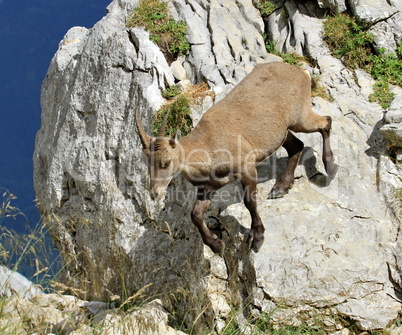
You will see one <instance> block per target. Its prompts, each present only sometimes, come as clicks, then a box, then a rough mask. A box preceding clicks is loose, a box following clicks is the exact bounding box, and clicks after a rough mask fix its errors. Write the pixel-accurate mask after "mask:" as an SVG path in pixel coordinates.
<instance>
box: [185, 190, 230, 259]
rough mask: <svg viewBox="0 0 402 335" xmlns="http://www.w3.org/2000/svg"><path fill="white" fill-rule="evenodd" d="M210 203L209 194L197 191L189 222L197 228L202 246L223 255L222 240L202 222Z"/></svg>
mask: <svg viewBox="0 0 402 335" xmlns="http://www.w3.org/2000/svg"><path fill="white" fill-rule="evenodd" d="M210 203H211V193H210V192H208V191H205V190H204V189H202V188H198V189H197V200H196V201H195V204H194V208H193V210H192V212H191V220H192V221H193V223H194V224H195V226H196V227H197V228H198V230H199V232H200V234H201V237H202V240H203V241H204V244H206V245H207V246H209V247H210V248H211V249H212V251H213V252H214V253H216V254H220V255H223V251H224V248H225V244H224V242H223V241H222V240H220V239H218V237H217V236H216V235H215V234H213V233H212V232H211V231H210V230H209V228H208V227H207V226H206V224H205V221H204V213H205V211H206V209H207V208H208V206H209V205H210Z"/></svg>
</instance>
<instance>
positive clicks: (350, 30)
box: [324, 14, 402, 109]
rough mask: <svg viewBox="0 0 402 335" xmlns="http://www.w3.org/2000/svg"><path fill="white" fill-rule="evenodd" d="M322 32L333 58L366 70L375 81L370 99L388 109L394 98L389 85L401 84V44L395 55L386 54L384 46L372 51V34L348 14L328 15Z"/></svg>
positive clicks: (351, 66) (350, 66)
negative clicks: (374, 52) (375, 51)
mask: <svg viewBox="0 0 402 335" xmlns="http://www.w3.org/2000/svg"><path fill="white" fill-rule="evenodd" d="M324 35H325V36H324V40H325V41H326V42H327V44H328V46H329V48H330V49H331V52H332V53H333V55H334V56H335V57H337V58H339V59H341V60H342V61H343V62H344V64H345V65H346V66H347V67H349V68H351V69H356V68H361V69H363V70H365V71H367V72H368V73H370V74H371V75H372V77H373V78H374V79H376V80H377V83H376V84H375V85H374V93H373V94H372V95H371V96H370V101H371V102H377V103H379V104H380V105H381V107H382V108H384V109H387V108H389V106H390V104H391V102H392V100H393V98H394V94H393V93H392V92H390V89H389V84H392V85H398V86H402V72H401V70H400V69H401V68H402V45H400V46H399V47H398V48H397V52H396V54H386V52H385V50H384V49H380V50H378V51H377V54H373V52H372V49H373V47H372V43H373V41H374V37H373V35H372V34H369V33H368V32H367V31H364V30H363V29H362V28H361V27H360V26H359V25H358V24H357V23H356V21H355V19H354V18H353V17H351V16H349V15H347V14H337V15H335V16H333V17H330V18H328V19H327V20H326V21H325V23H324Z"/></svg>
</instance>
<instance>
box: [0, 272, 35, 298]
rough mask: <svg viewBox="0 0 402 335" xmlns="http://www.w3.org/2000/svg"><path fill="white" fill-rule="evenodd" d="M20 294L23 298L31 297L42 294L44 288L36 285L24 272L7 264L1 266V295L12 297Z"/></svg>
mask: <svg viewBox="0 0 402 335" xmlns="http://www.w3.org/2000/svg"><path fill="white" fill-rule="evenodd" d="M14 294H16V295H18V296H19V297H21V298H27V299H29V298H31V297H33V296H35V295H39V294H42V290H41V289H39V288H38V287H36V286H35V285H34V284H33V283H32V282H31V281H30V280H28V279H27V278H26V277H24V276H23V275H22V274H20V273H18V272H16V271H11V270H10V269H8V268H6V267H5V266H2V265H1V266H0V296H2V297H7V298H9V297H11V296H12V295H14Z"/></svg>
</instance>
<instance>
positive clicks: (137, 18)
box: [127, 0, 190, 58]
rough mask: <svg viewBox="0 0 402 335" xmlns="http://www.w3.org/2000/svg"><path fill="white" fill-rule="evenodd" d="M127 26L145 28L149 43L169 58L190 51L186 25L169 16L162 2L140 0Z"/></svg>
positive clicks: (165, 3) (158, 0)
mask: <svg viewBox="0 0 402 335" xmlns="http://www.w3.org/2000/svg"><path fill="white" fill-rule="evenodd" d="M127 26H128V27H135V26H143V27H145V29H146V30H148V31H149V32H150V39H151V41H153V42H154V43H155V44H158V45H159V47H160V48H161V49H162V51H163V52H164V53H165V55H167V56H169V58H177V56H178V55H186V54H187V53H188V51H189V50H190V44H189V42H188V39H187V28H186V24H185V23H184V22H183V21H176V20H175V19H174V18H173V17H172V16H171V15H170V14H169V8H168V3H167V2H165V1H163V0H142V1H141V2H140V4H139V6H138V7H137V8H136V9H135V10H134V12H133V13H132V15H131V16H130V18H129V20H128V22H127Z"/></svg>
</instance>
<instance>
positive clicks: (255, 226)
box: [241, 171, 265, 252]
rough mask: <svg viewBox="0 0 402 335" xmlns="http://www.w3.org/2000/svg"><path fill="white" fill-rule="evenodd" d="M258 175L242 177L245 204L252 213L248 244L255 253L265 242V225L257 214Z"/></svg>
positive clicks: (252, 174)
mask: <svg viewBox="0 0 402 335" xmlns="http://www.w3.org/2000/svg"><path fill="white" fill-rule="evenodd" d="M256 177H257V173H256V171H253V172H252V173H251V174H245V175H242V177H241V183H242V185H243V189H244V199H243V201H244V204H245V206H246V207H247V209H248V210H249V212H250V216H251V229H250V232H249V235H248V239H247V243H248V245H249V248H251V249H253V250H254V252H258V250H260V248H261V246H262V243H263V242H264V231H265V229H264V225H263V224H262V221H261V218H260V216H259V215H258V212H257V179H256Z"/></svg>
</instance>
